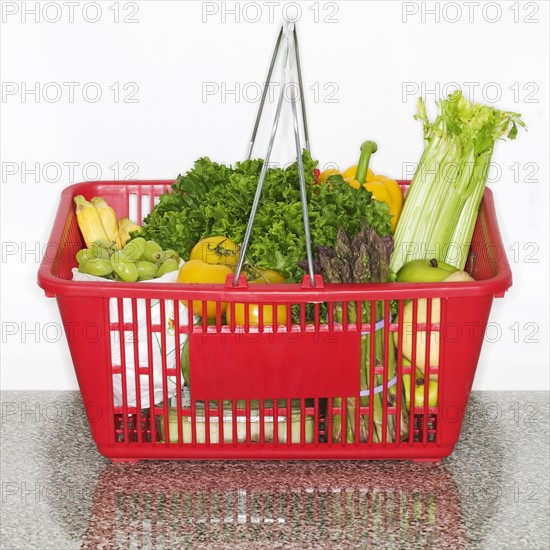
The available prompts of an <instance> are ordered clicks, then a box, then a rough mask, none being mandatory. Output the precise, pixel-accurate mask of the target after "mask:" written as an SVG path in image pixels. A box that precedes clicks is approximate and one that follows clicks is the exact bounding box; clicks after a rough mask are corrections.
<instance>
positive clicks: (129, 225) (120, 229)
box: [74, 195, 141, 250]
mask: <svg viewBox="0 0 550 550" xmlns="http://www.w3.org/2000/svg"><path fill="white" fill-rule="evenodd" d="M74 202H75V204H76V219H77V221H78V227H79V228H80V231H81V233H82V236H83V237H84V242H85V243H86V246H87V247H88V248H90V247H91V246H92V245H93V243H95V242H98V241H101V242H107V243H110V244H109V245H110V246H111V247H113V248H115V249H117V250H120V249H121V248H123V247H124V245H125V244H126V243H127V242H128V241H129V240H130V238H131V236H130V233H131V232H134V231H136V232H139V231H141V226H139V225H138V224H137V223H134V222H132V221H131V220H130V219H129V218H122V219H120V220H117V216H116V213H115V211H114V210H113V208H112V207H111V206H110V205H109V204H108V203H107V201H106V200H105V199H104V198H103V197H93V198H92V200H91V201H87V200H86V199H85V198H84V197H83V196H82V195H77V196H76V197H75V198H74Z"/></svg>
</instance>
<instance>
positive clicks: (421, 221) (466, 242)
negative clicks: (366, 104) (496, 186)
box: [391, 90, 524, 273]
mask: <svg viewBox="0 0 550 550" xmlns="http://www.w3.org/2000/svg"><path fill="white" fill-rule="evenodd" d="M416 118H418V119H420V120H422V121H423V122H424V139H425V143H426V145H425V149H424V152H423V154H422V157H421V159H420V162H419V165H418V168H417V170H416V172H415V174H414V177H413V180H412V182H411V185H410V188H409V191H408V193H407V199H406V201H405V205H404V207H403V212H402V214H401V218H400V220H399V223H398V225H397V230H396V233H395V251H394V253H393V255H392V258H391V269H392V270H393V271H394V272H395V273H396V272H397V271H399V269H400V268H401V266H402V265H403V264H404V263H406V262H408V261H410V260H415V259H424V258H431V257H435V258H436V259H437V260H443V261H445V262H447V263H449V264H451V265H453V266H455V267H457V268H458V269H460V270H461V269H464V266H465V264H466V258H467V255H468V250H469V248H470V242H471V240H472V234H473V231H474V225H475V222H476V218H477V214H478V210H479V205H480V202H481V199H482V196H483V191H484V189H485V183H486V181H487V174H488V171H489V167H490V162H491V157H492V155H493V149H494V146H495V142H496V141H497V140H498V139H500V138H501V137H502V136H504V135H505V134H507V137H508V138H510V139H515V137H516V135H517V132H518V128H517V127H518V125H520V126H524V123H523V121H521V119H520V115H519V114H517V113H513V112H508V111H499V110H497V109H495V108H493V107H488V106H485V105H480V104H477V103H470V102H469V101H468V100H467V99H465V98H464V97H463V96H462V93H461V92H460V91H459V90H457V91H455V92H453V93H452V94H451V95H450V96H449V98H448V99H445V100H442V101H440V102H439V115H438V116H437V118H436V119H435V121H434V122H433V123H431V122H430V121H429V120H428V116H427V113H426V107H425V105H424V102H423V101H422V99H419V101H418V115H416Z"/></svg>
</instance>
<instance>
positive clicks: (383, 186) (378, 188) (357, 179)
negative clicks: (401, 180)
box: [327, 141, 403, 231]
mask: <svg viewBox="0 0 550 550" xmlns="http://www.w3.org/2000/svg"><path fill="white" fill-rule="evenodd" d="M377 149H378V146H377V145H376V143H375V142H374V141H365V142H364V143H363V145H361V155H360V157H359V163H358V164H357V166H352V167H351V168H348V169H347V170H346V171H345V172H344V173H343V174H342V175H341V177H342V178H343V180H344V181H346V182H347V183H348V184H349V185H351V187H353V188H354V189H359V188H360V187H364V188H365V189H366V190H367V191H369V192H370V193H372V196H373V198H374V199H375V200H377V201H381V202H384V203H385V204H386V205H387V207H388V212H389V215H390V216H391V224H392V231H395V227H396V225H397V221H398V220H399V215H400V214H401V209H402V207H403V191H402V190H401V187H399V184H398V183H397V182H396V181H395V180H393V179H390V178H387V177H386V176H382V175H378V176H375V175H374V173H373V172H372V170H371V169H370V168H369V167H368V166H369V162H370V157H371V155H372V154H373V153H376V151H377ZM333 175H334V174H333ZM327 180H328V181H330V182H331V183H332V182H334V183H337V182H338V178H334V179H332V178H331V177H330V175H329V176H327Z"/></svg>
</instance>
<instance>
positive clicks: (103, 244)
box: [94, 239, 112, 250]
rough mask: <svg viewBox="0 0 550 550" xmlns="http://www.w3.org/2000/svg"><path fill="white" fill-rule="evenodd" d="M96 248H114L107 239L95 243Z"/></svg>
mask: <svg viewBox="0 0 550 550" xmlns="http://www.w3.org/2000/svg"><path fill="white" fill-rule="evenodd" d="M94 246H97V247H99V248H104V249H105V250H109V249H110V248H112V243H110V242H109V241H106V240H105V239H98V240H97V241H94Z"/></svg>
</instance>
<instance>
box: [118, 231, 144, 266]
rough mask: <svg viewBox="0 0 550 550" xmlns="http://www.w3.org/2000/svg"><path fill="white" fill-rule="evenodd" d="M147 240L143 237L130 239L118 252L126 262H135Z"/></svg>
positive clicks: (138, 258) (142, 251) (140, 255)
mask: <svg viewBox="0 0 550 550" xmlns="http://www.w3.org/2000/svg"><path fill="white" fill-rule="evenodd" d="M146 244H147V241H146V240H145V239H144V238H143V237H137V238H136V239H132V240H131V241H130V242H129V243H128V244H127V245H126V246H125V247H124V248H123V249H122V250H121V251H120V252H121V253H122V256H124V258H125V260H124V261H126V262H137V261H139V260H140V259H141V257H142V256H143V253H144V252H145V245H146Z"/></svg>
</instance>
